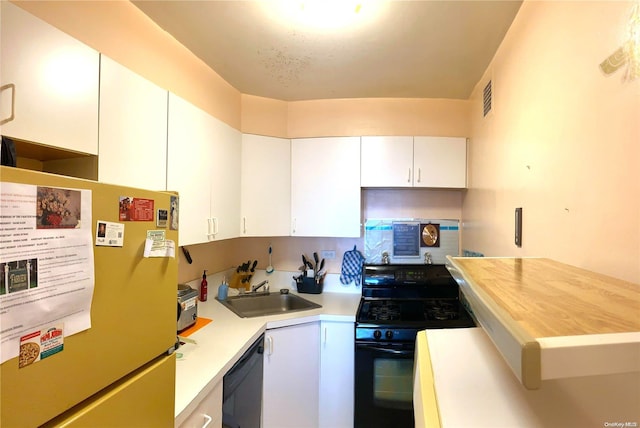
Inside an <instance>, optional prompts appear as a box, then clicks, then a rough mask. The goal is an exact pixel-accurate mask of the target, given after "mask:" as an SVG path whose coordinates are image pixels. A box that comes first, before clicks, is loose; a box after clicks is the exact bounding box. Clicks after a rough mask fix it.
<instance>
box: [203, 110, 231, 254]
mask: <svg viewBox="0 0 640 428" xmlns="http://www.w3.org/2000/svg"><path fill="white" fill-rule="evenodd" d="M208 122H209V123H210V132H211V137H210V140H209V144H211V145H213V147H212V148H211V150H212V151H211V155H210V156H209V157H202V158H200V159H199V162H201V163H204V164H205V165H206V167H207V168H208V169H209V174H210V177H211V178H210V179H211V184H210V185H211V217H210V222H211V228H212V230H210V232H209V233H210V235H209V240H210V241H212V240H220V239H229V238H237V237H238V236H240V222H239V221H238V220H239V219H240V147H241V144H242V134H241V133H240V131H238V130H236V129H233V128H232V127H230V126H229V125H227V124H226V123H224V122H222V121H220V120H218V119H216V118H215V117H213V116H209V120H208Z"/></svg>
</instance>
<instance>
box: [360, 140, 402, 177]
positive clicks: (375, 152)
mask: <svg viewBox="0 0 640 428" xmlns="http://www.w3.org/2000/svg"><path fill="white" fill-rule="evenodd" d="M360 159H361V162H362V173H361V178H360V184H361V185H362V187H407V186H409V187H411V186H412V185H413V137H362V148H361V158H360Z"/></svg>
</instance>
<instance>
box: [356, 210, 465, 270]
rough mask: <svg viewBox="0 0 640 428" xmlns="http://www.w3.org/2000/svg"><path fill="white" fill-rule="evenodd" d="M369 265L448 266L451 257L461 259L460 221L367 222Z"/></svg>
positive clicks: (397, 219)
mask: <svg viewBox="0 0 640 428" xmlns="http://www.w3.org/2000/svg"><path fill="white" fill-rule="evenodd" d="M364 229H365V230H364V256H365V259H366V263H374V264H375V263H382V262H383V253H387V254H388V255H389V262H390V263H399V264H422V263H425V255H426V254H427V253H429V254H430V257H431V262H432V263H435V264H444V263H446V256H447V255H454V256H457V255H459V248H460V247H459V242H460V221H459V220H453V219H423V218H396V219H391V218H386V219H367V220H366V222H365V228H364Z"/></svg>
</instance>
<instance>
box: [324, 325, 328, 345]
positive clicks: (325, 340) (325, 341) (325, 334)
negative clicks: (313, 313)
mask: <svg viewBox="0 0 640 428" xmlns="http://www.w3.org/2000/svg"><path fill="white" fill-rule="evenodd" d="M324 344H325V345H326V344H327V327H325V328H324Z"/></svg>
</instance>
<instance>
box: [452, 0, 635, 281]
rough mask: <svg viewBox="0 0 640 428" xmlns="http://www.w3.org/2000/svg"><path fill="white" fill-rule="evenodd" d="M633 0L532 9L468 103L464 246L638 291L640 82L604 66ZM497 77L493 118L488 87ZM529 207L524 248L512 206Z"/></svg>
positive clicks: (529, 5)
mask: <svg viewBox="0 0 640 428" xmlns="http://www.w3.org/2000/svg"><path fill="white" fill-rule="evenodd" d="M631 6H632V3H631V2H609V1H604V2H544V1H527V2H525V3H524V4H523V5H522V7H521V9H520V11H519V13H518V16H517V17H516V20H515V22H514V24H513V25H512V27H511V29H510V30H509V32H508V33H507V36H506V38H505V40H504V42H503V43H502V45H501V46H500V48H499V50H498V52H497V54H496V56H495V57H494V59H493V61H492V63H491V65H490V67H489V68H488V70H487V73H486V75H485V76H484V78H483V79H482V80H481V81H480V82H479V83H478V85H477V87H476V89H475V91H474V94H473V96H472V98H471V102H472V105H473V108H472V117H471V122H472V129H471V138H472V140H471V143H470V159H469V165H470V169H469V190H468V191H467V192H466V194H465V197H464V199H463V209H462V213H463V222H464V226H463V232H462V239H463V248H465V249H469V250H475V251H480V252H483V253H485V255H487V256H542V257H549V258H553V259H556V260H558V261H562V262H566V263H570V264H573V265H576V266H580V267H584V268H587V269H590V270H594V271H597V272H601V273H604V274H608V275H611V276H614V277H618V278H621V279H625V280H629V281H633V282H636V283H640V197H639V196H640V79H638V80H636V81H635V82H625V81H623V79H622V76H623V74H624V73H623V70H619V71H618V72H617V73H616V74H613V75H610V76H605V75H604V74H603V73H602V72H601V71H600V69H599V67H598V65H599V64H600V62H602V61H603V60H604V59H605V58H606V57H608V56H609V55H610V54H611V53H613V52H614V51H615V50H616V49H618V47H619V46H621V45H622V43H623V42H624V40H625V39H626V37H628V33H627V22H628V19H629V16H630V12H631ZM489 79H492V80H493V95H494V98H493V101H494V109H493V112H492V113H490V114H489V116H487V118H482V108H481V105H482V104H481V103H482V89H483V87H484V86H485V84H486V82H487V81H488V80H489ZM516 207H523V210H524V214H523V219H524V224H523V245H522V248H517V247H516V246H515V245H514V243H513V240H514V237H513V235H514V209H515V208H516Z"/></svg>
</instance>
